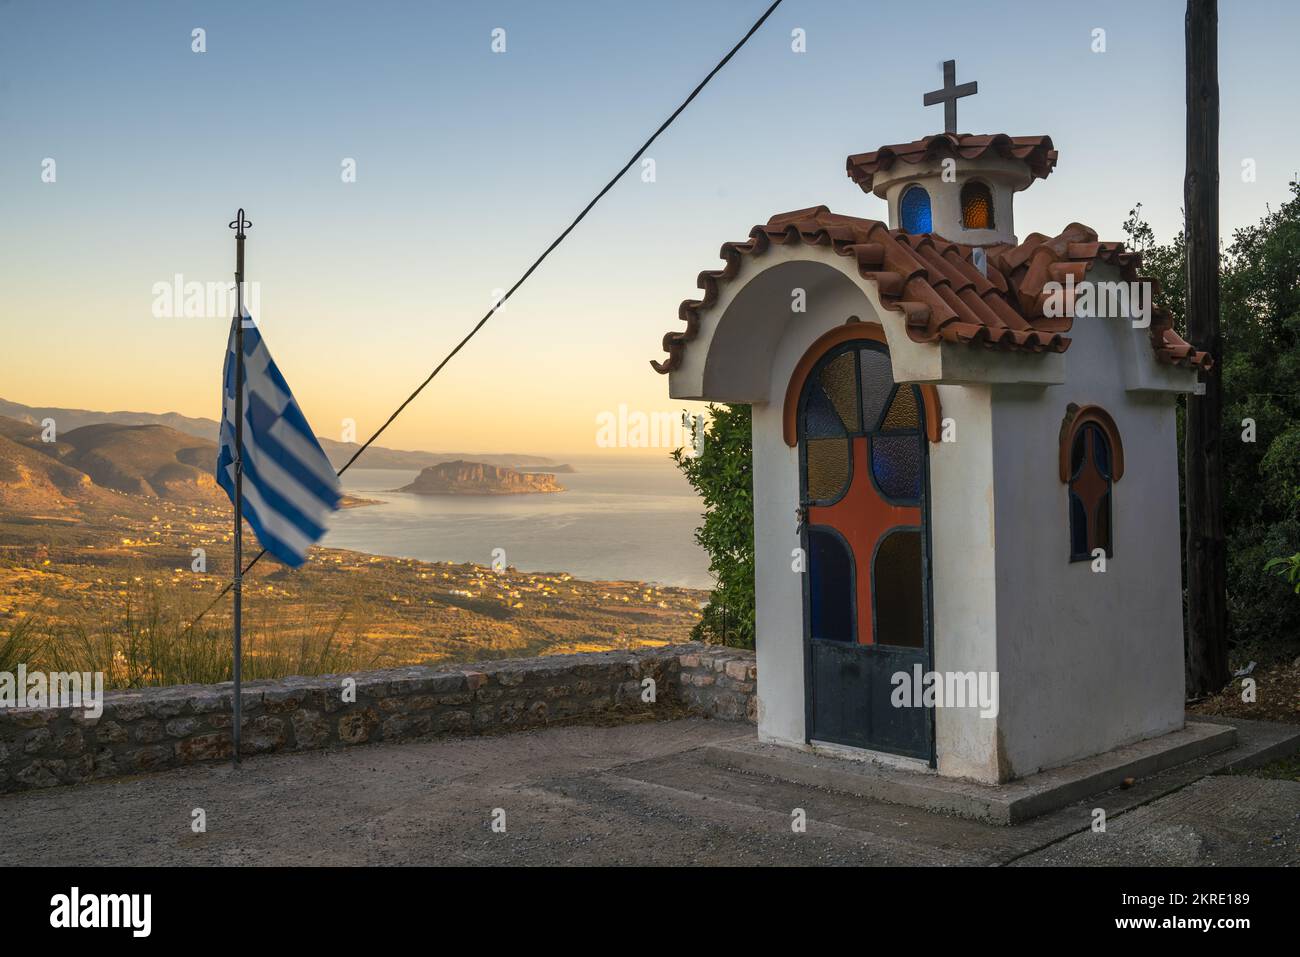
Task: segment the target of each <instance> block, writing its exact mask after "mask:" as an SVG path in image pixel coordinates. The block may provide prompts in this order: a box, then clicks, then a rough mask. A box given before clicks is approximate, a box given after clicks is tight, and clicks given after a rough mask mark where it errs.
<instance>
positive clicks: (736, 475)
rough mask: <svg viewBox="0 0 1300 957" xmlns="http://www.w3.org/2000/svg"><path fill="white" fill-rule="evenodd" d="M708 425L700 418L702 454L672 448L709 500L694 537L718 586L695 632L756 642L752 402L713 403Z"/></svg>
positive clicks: (744, 644) (704, 637)
mask: <svg viewBox="0 0 1300 957" xmlns="http://www.w3.org/2000/svg"><path fill="white" fill-rule="evenodd" d="M708 412H709V420H708V423H707V426H705V425H701V424H700V423H699V421H698V420H696V422H695V426H694V430H695V431H694V432H693V434H692V439H693V442H694V445H695V447H696V449H698V454H696V455H688V454H687V453H686V451H685V450H683V449H676V450H674V451H673V453H672V455H673V461H675V462H676V463H677V467H678V468H680V469H681V470H682V472H683V473H685V475H686V480H687V481H688V482H690V483H691V486H692V487H693V488H694V489H695V490H696V491H697V492H699V493H700V497H701V499H703V501H704V522H703V524H702V525H701V526H700V527H699V528H698V529H696V530H695V540H696V541H697V542H699V543H700V546H701V547H702V548H703V549H704V550H705V551H706V552H708V555H709V571H710V572H711V573H712V574H713V578H714V587H713V592H712V594H711V595H710V596H709V604H708V606H707V607H706V608H705V609H704V615H703V617H702V618H701V619H700V622H699V624H697V625H696V626H695V629H694V631H693V633H692V637H694V638H696V639H697V640H700V641H710V642H714V643H716V644H724V645H731V646H733V647H737V648H753V647H754V456H753V449H752V448H751V438H750V415H749V406H747V405H732V406H726V405H710V406H709V407H708Z"/></svg>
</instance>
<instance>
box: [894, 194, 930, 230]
mask: <svg viewBox="0 0 1300 957" xmlns="http://www.w3.org/2000/svg"><path fill="white" fill-rule="evenodd" d="M898 219H899V222H900V223H901V224H902V227H903V232H905V233H928V232H930V231H931V230H932V229H933V226H932V221H931V218H930V194H929V193H927V192H926V191H925V190H924V189H923V188H922V187H920V186H910V187H908V189H907V191H906V192H905V193H903V198H902V200H900V201H899V204H898Z"/></svg>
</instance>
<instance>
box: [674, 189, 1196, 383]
mask: <svg viewBox="0 0 1300 957" xmlns="http://www.w3.org/2000/svg"><path fill="white" fill-rule="evenodd" d="M798 243H803V244H805V245H809V246H828V247H830V249H831V250H832V251H833V252H835V253H836V254H837V255H840V256H844V257H846V258H852V259H853V260H854V261H855V263H856V265H857V268H858V274H859V275H860V276H861V277H862V278H863V279H868V280H872V281H874V282H876V283H877V287H878V289H879V291H880V298H881V302H882V303H883V304H884V305H885V307H886V308H887V309H891V310H894V311H897V312H901V313H902V314H903V317H904V322H905V324H906V329H907V335H908V337H909V338H910V339H912V341H914V342H938V341H940V340H943V341H946V342H959V343H969V344H972V345H974V344H978V345H982V346H985V347H987V348H991V349H1003V350H1007V351H1012V352H1033V353H1039V352H1064V351H1065V350H1066V349H1067V348H1068V347H1069V345H1070V339H1069V337H1068V336H1066V335H1065V333H1067V332H1069V331H1070V326H1071V323H1072V320H1071V318H1070V317H1068V316H1061V317H1048V316H1045V315H1044V314H1043V303H1044V300H1045V298H1046V294H1045V293H1044V288H1043V287H1044V286H1045V284H1046V283H1048V282H1051V281H1053V280H1055V281H1057V282H1064V281H1065V277H1066V276H1067V275H1073V276H1074V279H1075V281H1076V282H1080V281H1082V280H1083V279H1084V277H1085V276H1086V274H1087V271H1088V269H1089V268H1091V266H1092V264H1093V263H1094V262H1103V263H1107V264H1110V265H1114V266H1116V267H1118V269H1119V270H1120V274H1121V278H1122V279H1123V280H1124V281H1129V282H1133V281H1136V282H1148V283H1151V284H1152V285H1153V287H1154V288H1153V291H1152V294H1153V298H1155V297H1156V296H1158V295H1159V284H1158V283H1156V281H1155V280H1154V279H1147V278H1144V277H1142V276H1139V275H1138V268H1139V267H1140V265H1141V263H1142V257H1141V255H1140V254H1139V253H1134V252H1128V251H1126V250H1125V249H1124V245H1123V243H1105V242H1099V241H1098V240H1097V234H1096V233H1095V232H1093V231H1092V230H1091V229H1089V228H1088V227H1087V226H1084V225H1082V224H1080V223H1071V224H1070V225H1069V226H1067V227H1066V228H1065V229H1064V230H1063V231H1062V232H1061V233H1060V234H1059V235H1057V236H1044V235H1042V234H1041V233H1034V234H1033V235H1031V236H1029V237H1028V238H1027V239H1025V241H1024V242H1022V243H1020V244H1019V245H1017V246H1010V245H1001V246H990V247H986V249H985V251H986V253H987V255H988V261H987V275H985V274H983V273H981V272H980V271H979V269H978V268H977V267H976V266H975V265H974V262H973V261H972V256H973V254H974V250H975V247H973V246H965V245H962V244H960V243H953V242H949V241H947V240H945V239H943V238H942V237H940V236H935V235H933V234H929V233H927V234H924V235H915V234H909V233H905V232H903V231H902V230H898V229H890V228H889V227H888V226H886V225H885V224H884V223H881V222H877V221H876V220H872V219H860V218H858V217H856V216H842V215H839V214H837V213H832V212H831V211H830V210H829V209H827V208H826V207H825V206H815V207H812V208H809V209H799V210H795V211H794V212H791V213H781V214H779V215H777V216H773V217H772V218H771V219H770V220H768V222H767V224H766V225H764V226H755V227H754V228H753V229H752V230H750V233H749V239H747V240H745V241H744V242H731V243H725V244H724V245H723V247H722V251H721V254H720V255H721V258H722V259H723V261H724V262H725V264H726V265H725V266H724V267H723V268H722V269H713V270H708V271H705V272H702V273H700V275H699V279H698V285H699V287H700V288H701V289H702V290H704V298H703V299H687V300H686V301H685V302H683V303H682V304H681V306H680V307H679V308H678V310H677V315H678V317H679V318H680V319H682V321H684V322H685V323H686V328H685V330H682V331H678V332H669V333H667V334H666V335H665V336H664V340H663V347H664V351H665V352H667V353H668V357H667V358H666V359H665V360H663V361H652V362H651V365H653V366H654V368H655V369H656V370H658V371H659V372H661V373H666V372H671V371H672V370H673V369H676V368H677V367H678V366H679V365H680V364H681V359H682V352H683V350H684V349H685V348H686V345H687V343H689V342H690V341H691V340H693V339H694V338H695V337H696V335H697V334H698V333H699V316H700V312H701V311H702V310H706V309H708V308H710V307H711V306H712V305H713V304H714V303H716V302H717V299H718V290H719V287H720V286H721V284H723V283H725V282H728V281H730V280H731V279H733V278H734V277H735V275H736V273H737V272H739V270H740V265H741V262H742V261H743V259H744V257H746V256H755V255H758V254H760V253H762V252H764V251H766V250H767V249H768V248H769V247H771V246H772V245H778V246H784V245H792V244H798ZM1149 334H1150V338H1151V346H1152V349H1153V350H1154V351H1155V354H1156V357H1157V359H1159V360H1160V361H1161V362H1166V363H1170V364H1173V365H1179V366H1194V367H1197V368H1209V367H1210V366H1211V364H1212V360H1211V358H1210V356H1209V355H1208V354H1207V353H1205V352H1198V351H1196V350H1195V349H1193V348H1192V346H1191V345H1189V344H1188V343H1187V342H1185V341H1184V340H1183V338H1182V337H1181V336H1179V335H1178V333H1177V332H1176V331H1174V329H1173V320H1172V317H1171V315H1170V313H1169V311H1168V310H1166V309H1163V308H1160V307H1155V308H1154V309H1153V311H1152V319H1151V328H1150V332H1149Z"/></svg>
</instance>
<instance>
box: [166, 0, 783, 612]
mask: <svg viewBox="0 0 1300 957" xmlns="http://www.w3.org/2000/svg"><path fill="white" fill-rule="evenodd" d="M781 3H782V0H774V2H773V3H772V5H771V6H769V7H768V8H767V9H766V10H764V11H763V15H762V16H760V17H759V18H758V19H757V20H755V21H754V24H753V26H751V27H750V28H749V30H747V31H746V32H745V35H744V36H743V37H741V38H740V40H739V41H737V43H736V45H735V46H733V47H732V48H731V49H730V50H729V51H727V55H726V56H724V57H723V58H722V59H721V60H719V61H718V63H717V65H716V66H715V67H714V68H713V69H712V70H710V71H709V73H708V75H707V76H706V77H705V78H704V79H703V80H701V81H700V82H699V83H698V84H697V85H696V87H695V89H693V90H691V92H690V95H688V96H687V97H686V99H684V100H682V102H681V105H680V106H678V107H677V109H675V110H673V112H672V114H671V115H670V116H669V117H668V119H666V120H664V121H663V122H662V123H660V124H659V127H658V129H656V130H655V131H654V132H653V133H651V134H650V137H649V139H647V140H646V141H645V142H644V143H642V144H641V146H640V147H638V148H637V151H636V152H635V153H633V154H632V157H631V158H630V159H629V160H628V161H627V162H626V163H624V164H623V165H622V166H621V167H620V168H619V171H618V172H617V173H615V174H614V175H613V176H611V177H610V178H609V182H607V183H606V184H605V185H604V186H602V187H601V189H600V192H598V193H597V194H596V195H595V196H594V197H592V199H591V202H589V203H587V205H586V206H584V207H583V208H582V212H580V213H578V215H577V216H575V217H574V218H573V222H571V223H569V225H568V226H566V227H564V230H563V232H561V233H560V234H559V235H558V236H556V237H555V239H553V240H552V241H551V244H550V245H549V246H547V247H546V249H544V250H543V251H542V254H541V255H540V256H538V257H537V258H536V259H534V260H533V263H532V265H531V266H529V267H528V268H527V269H526V270H524V273H523V275H521V276H520V277H519V278H518V279H517V280H515V283H514V285H513V286H511V287H510V288H509V289H507V290H506V291H505V294H504V295H503V296H502V297H501V298H500V299H498V300H497V301H496V302H494V303H493V304H492V308H490V309H489V310H488V311H487V312H486V313H485V314H484V315H483V318H482V319H480V320H479V321H478V322H476V323H475V324H474V327H473V328H472V329H470V331H469V332H467V333H466V334H465V336H464V338H462V339H461V340H460V342H458V343H456V347H455V348H454V349H452V350H451V351H450V352H449V353H447V355H446V356H445V357H444V358H443V360H442V361H441V362H439V363H438V364H437V365H436V366H435V367H434V369H433V371H432V372H430V373H429V375H428V376H427V377H426V378H425V380H424V381H423V382H421V383H420V384H419V385H418V386H417V387H416V389H415V391H414V392H412V393H411V394H410V395H409V396H407V397H406V399H405V401H403V402H402V404H401V405H399V406H398V407H397V408H396V410H394V412H393V414H392V415H390V416H389V417H388V418H387V420H385V422H384V424H383V425H381V426H380V427H379V428H377V429H375V431H374V434H372V435H371V436H370V438H368V439H366V441H365V442H363V443H362V444H361V446H360V447H359V448H358V449H357V450H356V451H355V452H353V453H352V457H351V458H349V459H348V460H347V461H346V462H344V463H343V467H342V468H340V469H339V470H338V474H339V475H340V476H341V475H342V474H343V473H344V472H346V471H347V470H348V469H349V468H350V467H351V466H352V463H353V462H355V461H356V460H357V459H358V458H360V457H361V453H362V452H364V451H365V450H366V449H368V448H370V446H371V444H372V443H373V442H374V441H375V439H377V438H379V436H381V435H383V434H384V430H386V429H387V428H388V427H389V426H390V425H392V424H393V422H394V420H396V419H397V417H398V416H399V415H401V414H402V412H404V411H405V410H406V407H407V406H408V405H410V404H411V403H412V402H414V401H415V399H416V397H417V396H418V395H419V394H420V393H421V392H423V391H424V389H425V387H426V386H428V384H429V383H430V382H432V381H433V380H434V377H435V376H437V375H438V373H439V372H441V371H442V370H443V367H444V366H446V365H447V363H449V362H450V361H451V360H452V359H454V358H455V357H456V354H457V353H458V352H460V350H461V349H463V348H465V346H466V345H467V344H468V343H469V341H470V340H471V339H473V338H474V337H475V336H476V335H478V332H479V330H480V329H482V328H483V327H484V326H485V325H487V322H488V320H489V319H491V318H492V317H493V316H494V315H496V314H497V312H498V311H499V310H500V309H501V307H502V306H504V305H505V304H506V302H507V301H508V300H509V299H510V297H511V296H513V295H514V294H515V291H516V290H517V289H518V288H519V287H520V286H522V285H523V284H524V283H525V282H526V281H527V280H528V277H529V276H531V275H532V274H533V273H534V272H535V271H536V270H537V267H538V266H540V265H541V264H542V263H543V262H545V261H546V257H547V256H549V255H550V254H551V253H553V252H554V251H555V250H556V248H557V247H558V246H559V245H560V243H562V242H564V240H565V239H567V238H568V236H569V233H571V232H573V231H574V229H576V228H577V226H578V224H579V223H580V222H582V221H583V220H584V219H586V218H587V214H588V213H589V212H591V211H592V209H593V208H595V206H596V204H597V203H599V202H600V201H601V200H602V199H604V198H605V194H606V193H608V192H609V191H610V190H611V189H613V188H614V185H615V184H616V183H617V182H618V181H619V180H620V179H621V178H622V177H623V174H624V173H626V172H627V171H628V170H630V169H631V168H632V166H633V164H634V163H636V161H637V160H639V159H640V158H641V157H642V156H643V155H644V154H645V151H646V150H648V149H649V148H650V146H651V145H652V144H653V143H654V141H655V140H657V139H658V138H659V136H660V134H661V133H663V132H664V130H666V129H668V127H670V126H672V124H673V121H674V120H676V119H677V117H679V116H681V114H682V112H683V111H684V110H685V109H686V107H688V106H690V105H691V102H692V101H693V100H694V99H695V98H696V97H697V96H699V95H700V93H701V92H702V91H703V90H704V88H705V87H706V86H708V85H709V81H710V80H712V79H713V78H714V77H715V76H717V75H718V73H719V72H721V70H722V68H723V67H724V66H726V65H727V64H728V63H730V62H731V58H732V57H734V56H735V55H736V54H737V53H739V52H740V50H741V48H742V47H743V46H744V45H745V44H746V43H748V42H749V39H750V37H752V36H753V35H754V34H755V33H757V32H758V30H759V28H760V27H762V26H763V24H764V23H766V22H767V18H768V17H770V16H771V15H772V14H773V13H774V12H775V11H776V8H777V7H779V6H780V5H781ZM265 554H266V549H265V548H264V549H262V550H261V551H260V552H258V553H257V554H256V555H254V556H253V560H252V561H250V562H249V563H248V564H247V565H245V566H244V574H245V575H247V574H248V572H249V570H250V569H252V567H253V566H254V565H256V564H257V563H258V562H259V561H260V560H261V558H262V556H263V555H265ZM232 587H233V582H230V583H227V584H226V586H225V587H224V588H222V589H221V591H220V592H218V593H217V596H216V597H215V598H214V599H212V602H211V603H210V604H209V605H208V606H207V607H206V608H204V609H203V610H202V611H201V612H199V613H198V615H197V616H195V618H194V620H193V621H191V622H190V623H189V624H188V625H187V626H186V629H187V630H188V629H190V628H193V627H194V626H195V625H197V624H198V623H199V621H200V620H201V619H202V618H203V616H204V615H206V614H207V613H208V612H210V611H211V610H212V609H213V608H215V607H216V605H217V602H219V601H221V599H222V598H224V597H225V596H226V594H227V593H228V592H229V591H230V589H231V588H232Z"/></svg>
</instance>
